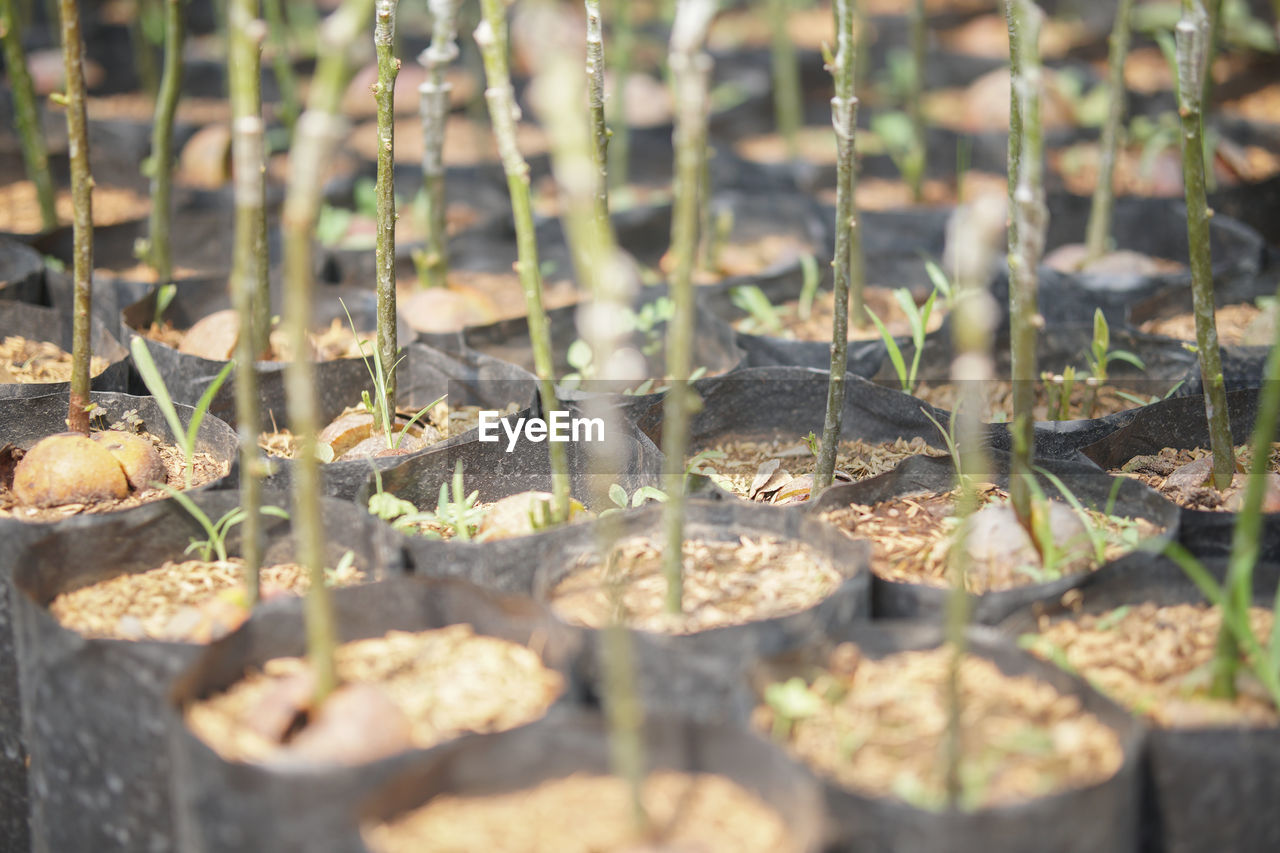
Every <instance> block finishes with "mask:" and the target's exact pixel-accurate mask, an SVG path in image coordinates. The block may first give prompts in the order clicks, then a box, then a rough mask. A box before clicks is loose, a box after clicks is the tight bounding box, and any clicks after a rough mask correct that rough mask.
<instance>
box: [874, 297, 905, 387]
mask: <svg viewBox="0 0 1280 853" xmlns="http://www.w3.org/2000/svg"><path fill="white" fill-rule="evenodd" d="M863 308H864V310H865V311H866V312H867V316H869V317H870V318H871V322H873V323H875V324H876V328H877V329H879V330H880V337H881V338H882V339H883V340H884V345H885V348H886V349H887V350H888V351H889V361H891V362H892V363H893V369H894V370H896V371H897V372H898V381H899V382H901V383H902V390H903V391H905V392H906V393H908V394H910V393H911V383H910V380H909V378H908V376H907V363H906V361H905V360H904V359H903V357H902V350H901V349H900V348H899V347H898V342H897V341H896V340H894V338H893V335H891V334H889V330H888V329H886V328H885V326H884V323H882V322H880V318H879V317H877V316H876V312H874V311H872V310H871V306H870V305H865V306H863Z"/></svg>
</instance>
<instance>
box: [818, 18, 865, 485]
mask: <svg viewBox="0 0 1280 853" xmlns="http://www.w3.org/2000/svg"><path fill="white" fill-rule="evenodd" d="M834 11H835V16H836V53H835V56H834V57H833V58H832V62H831V64H830V66H829V70H830V71H831V75H832V77H833V78H834V80H835V96H834V97H832V99H831V124H832V127H833V128H834V130H835V134H836V245H835V257H834V258H833V259H832V261H831V267H832V270H833V272H834V277H833V280H832V297H833V299H834V300H835V307H834V309H833V310H834V314H833V316H832V320H831V366H830V374H829V379H828V382H827V413H826V417H825V419H824V420H823V424H822V446H821V447H820V448H819V450H818V462H817V466H816V467H815V468H814V472H813V494H814V495H817V494H818V493H819V492H821V491H822V490H823V489H825V488H827V487H828V486H830V485H831V481H832V478H833V477H834V476H835V468H836V456H837V454H838V452H839V449H840V433H841V427H842V424H843V420H844V390H845V389H844V383H845V369H846V367H847V366H848V362H849V311H850V306H849V303H850V297H851V291H853V290H854V288H853V286H852V284H853V282H854V278H855V276H854V256H855V243H856V242H857V241H858V230H859V226H858V212H857V199H856V198H855V195H854V192H855V185H854V180H855V178H854V172H855V169H856V168H857V166H856V163H855V162H854V139H855V136H856V134H857V125H858V98H857V95H856V94H854V68H855V63H856V57H855V56H854V52H855V50H856V43H855V42H854V39H853V14H854V13H853V6H852V3H851V2H850V0H836V2H835V4H834ZM853 310H854V311H855V312H857V313H855V317H856V316H858V314H860V313H861V312H862V304H861V294H859V298H857V299H855V300H854V305H853Z"/></svg>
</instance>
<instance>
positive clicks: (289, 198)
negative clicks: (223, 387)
mask: <svg viewBox="0 0 1280 853" xmlns="http://www.w3.org/2000/svg"><path fill="white" fill-rule="evenodd" d="M372 11H373V0H343V2H342V5H341V6H339V7H338V9H337V11H335V12H334V13H333V14H332V15H330V16H329V17H328V18H327V19H325V21H324V23H323V24H322V25H321V27H320V32H319V39H320V45H321V50H320V51H319V57H320V58H319V61H318V63H317V66H316V73H315V76H314V78H313V79H312V83H311V93H310V95H309V97H308V101H307V109H306V111H305V112H304V113H303V114H302V115H301V116H300V117H299V118H298V127H297V132H296V133H295V135H294V141H293V148H292V150H291V152H290V156H289V184H288V187H287V189H286V192H285V200H284V208H283V211H282V213H281V225H282V228H283V231H284V244H285V253H284V265H285V304H284V323H285V328H286V335H287V337H288V340H289V343H290V349H291V350H292V351H293V352H295V353H305V352H306V351H307V331H308V327H309V326H310V323H311V291H312V287H313V284H314V282H313V281H312V274H311V273H312V270H311V240H312V236H313V234H314V232H315V224H316V217H317V214H318V212H319V209H320V189H321V186H322V181H321V180H320V176H321V174H322V173H323V169H324V166H325V164H326V163H328V162H329V159H330V157H331V156H332V153H333V151H334V149H335V148H336V146H337V145H338V143H339V142H340V141H341V139H342V136H343V131H344V129H345V124H344V122H343V120H342V119H341V118H340V117H339V106H340V104H341V101H342V93H343V90H344V89H345V88H346V84H347V80H348V78H349V77H350V74H351V69H350V67H349V65H348V63H347V59H346V57H347V50H348V48H349V47H350V46H351V43H352V42H353V41H355V39H356V38H357V37H358V36H359V34H360V33H361V32H364V31H365V27H367V26H368V22H369V17H370V15H371V13H372ZM285 383H286V391H287V392H288V408H289V424H290V429H291V430H292V431H293V434H294V435H295V436H296V437H297V440H298V450H297V455H296V457H295V467H294V479H293V526H294V535H295V536H296V537H297V550H298V557H299V562H300V563H301V564H302V565H303V566H305V567H306V569H307V572H308V574H309V576H310V578H311V586H310V589H309V590H308V592H307V647H308V650H309V656H310V659H311V666H312V668H313V670H314V671H315V675H316V700H317V702H318V701H322V700H323V699H324V698H325V697H326V696H328V695H329V693H330V692H332V690H333V688H334V687H335V686H336V685H337V672H336V670H335V668H334V663H333V653H334V647H335V645H336V641H337V637H336V632H335V626H334V616H333V604H332V601H331V600H330V597H329V592H328V589H327V588H326V587H325V584H324V527H323V519H322V517H321V512H320V495H321V483H320V461H319V459H318V457H317V456H316V433H317V432H318V431H319V429H320V424H319V413H318V411H317V409H318V406H317V401H316V387H315V365H314V364H313V363H312V361H311V359H309V358H295V359H293V361H291V362H289V364H288V367H287V368H286V372H285Z"/></svg>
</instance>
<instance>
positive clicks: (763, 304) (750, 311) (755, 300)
mask: <svg viewBox="0 0 1280 853" xmlns="http://www.w3.org/2000/svg"><path fill="white" fill-rule="evenodd" d="M729 300H730V301H731V302H732V303H733V305H734V307H735V308H738V309H740V310H742V311H745V312H747V315H748V316H749V318H750V319H749V325H747V326H744V329H743V330H744V331H748V330H754V329H760V330H762V331H763V332H765V333H766V334H769V335H781V334H782V333H783V332H784V331H785V330H784V328H783V325H782V318H781V317H780V316H779V315H778V309H777V308H775V307H774V306H773V303H772V302H770V301H769V297H768V295H767V294H765V292H764V291H763V290H761V289H760V288H759V287H758V286H756V285H754V284H742V285H738V286H737V287H735V288H733V290H731V291H730V292H729Z"/></svg>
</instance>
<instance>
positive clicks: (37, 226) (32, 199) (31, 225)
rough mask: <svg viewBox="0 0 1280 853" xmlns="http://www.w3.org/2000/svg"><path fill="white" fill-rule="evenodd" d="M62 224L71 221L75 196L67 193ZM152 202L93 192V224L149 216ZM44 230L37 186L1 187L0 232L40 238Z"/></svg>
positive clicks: (126, 193)
mask: <svg viewBox="0 0 1280 853" xmlns="http://www.w3.org/2000/svg"><path fill="white" fill-rule="evenodd" d="M54 205H55V208H56V210H57V213H58V221H59V222H70V221H71V211H72V209H71V193H70V192H68V191H66V190H63V191H61V192H59V193H58V195H57V197H56V199H55V201H54ZM150 209H151V200H150V199H149V198H147V197H146V196H140V195H138V194H137V193H135V192H133V190H129V189H124V188H123V187H109V186H98V187H94V188H93V224H94V225H97V226H106V225H114V224H116V223H119V222H127V221H128V220H130V219H137V218H138V217H140V216H145V215H146V214H147V211H149V210H150ZM43 230H44V223H43V222H41V220H40V205H39V204H38V203H37V200H36V188H35V184H33V183H31V182H30V181H14V182H13V183H10V184H4V185H3V186H0V231H3V232H6V233H9V234H39V233H40V232H41V231H43Z"/></svg>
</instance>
